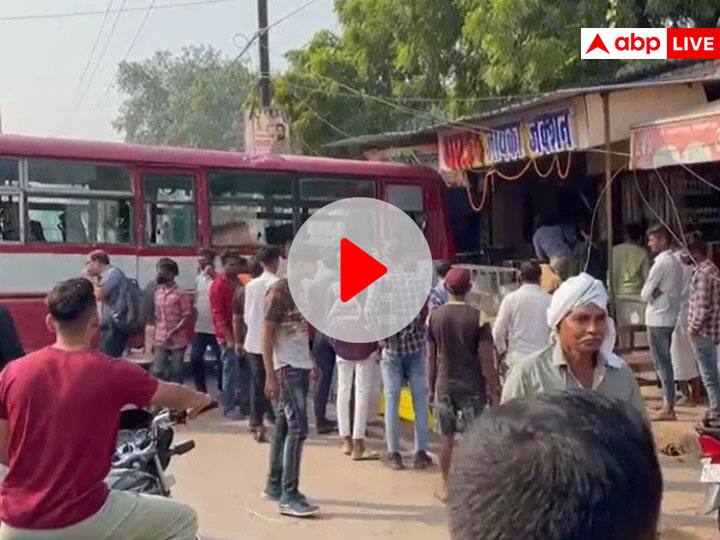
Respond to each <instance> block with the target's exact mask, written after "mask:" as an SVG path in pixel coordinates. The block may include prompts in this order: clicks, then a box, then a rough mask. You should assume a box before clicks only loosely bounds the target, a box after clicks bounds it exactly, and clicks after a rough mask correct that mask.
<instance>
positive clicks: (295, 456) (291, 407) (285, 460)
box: [267, 367, 310, 502]
mask: <svg viewBox="0 0 720 540" xmlns="http://www.w3.org/2000/svg"><path fill="white" fill-rule="evenodd" d="M276 373H277V378H278V385H279V387H280V392H279V395H278V402H277V410H276V413H275V430H274V431H273V436H272V440H271V441H270V473H269V474H268V479H267V492H268V493H272V492H277V491H281V492H282V496H281V499H280V500H281V502H289V501H291V500H292V499H293V498H294V497H297V494H298V489H299V486H300V461H301V459H302V449H303V444H304V443H305V439H307V435H308V416H307V396H308V390H309V388H310V371H309V370H307V369H297V368H293V367H284V368H282V369H279V370H278V371H276Z"/></svg>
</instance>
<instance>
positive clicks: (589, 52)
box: [580, 28, 667, 60]
mask: <svg viewBox="0 0 720 540" xmlns="http://www.w3.org/2000/svg"><path fill="white" fill-rule="evenodd" d="M580 53H581V58H582V59H583V60H643V59H648V60H664V59H666V58H667V28H582V29H581V30H580Z"/></svg>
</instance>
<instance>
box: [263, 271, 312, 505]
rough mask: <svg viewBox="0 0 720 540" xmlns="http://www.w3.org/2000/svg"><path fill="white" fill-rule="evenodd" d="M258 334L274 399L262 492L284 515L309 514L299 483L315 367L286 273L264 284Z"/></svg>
mask: <svg viewBox="0 0 720 540" xmlns="http://www.w3.org/2000/svg"><path fill="white" fill-rule="evenodd" d="M262 336H263V338H262V339H263V342H262V343H263V362H264V364H265V371H266V372H267V378H266V381H265V393H266V395H267V397H268V398H269V399H270V400H272V401H277V413H276V420H275V431H274V432H273V437H272V441H271V445H270V473H269V474H268V480H267V487H266V488H265V492H264V493H263V496H264V498H266V499H269V500H274V501H278V502H279V503H280V513H281V514H283V515H287V516H294V517H311V516H314V515H316V514H317V513H318V511H319V508H318V507H317V506H315V505H312V504H310V503H308V501H307V499H306V498H305V496H304V495H303V494H302V493H300V490H299V489H298V488H299V483H300V459H301V456H302V448H303V444H304V442H305V439H306V438H307V434H308V416H307V396H308V389H309V386H310V377H311V376H313V378H315V377H316V375H317V367H316V366H315V364H314V361H313V360H312V359H311V357H310V348H309V341H308V331H307V324H306V322H305V319H304V318H303V316H302V315H301V314H300V311H299V310H298V308H297V306H296V305H295V302H294V300H293V298H292V296H291V295H290V287H289V286H288V281H287V279H281V280H279V281H276V282H275V283H273V284H272V285H270V288H269V289H268V293H267V302H266V310H265V322H264V324H263V333H262Z"/></svg>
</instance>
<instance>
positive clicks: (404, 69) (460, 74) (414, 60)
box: [277, 0, 720, 149]
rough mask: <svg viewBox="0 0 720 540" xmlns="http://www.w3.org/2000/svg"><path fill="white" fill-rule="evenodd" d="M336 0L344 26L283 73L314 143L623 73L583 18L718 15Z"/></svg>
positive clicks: (564, 3)
mask: <svg viewBox="0 0 720 540" xmlns="http://www.w3.org/2000/svg"><path fill="white" fill-rule="evenodd" d="M335 8H336V12H337V15H338V18H339V21H340V26H341V32H340V34H339V35H333V34H331V33H329V32H327V31H323V32H320V33H318V34H317V35H316V36H315V37H314V38H313V39H312V40H311V41H310V43H309V44H308V45H307V46H306V47H304V48H303V49H300V50H298V51H293V52H292V53H290V55H289V56H288V59H289V64H290V67H289V69H288V70H287V72H286V73H285V74H284V75H282V76H281V77H279V79H278V81H277V87H278V94H277V100H278V101H279V103H280V104H282V105H284V106H286V107H287V108H288V109H289V110H290V112H291V116H292V118H293V119H294V122H295V123H294V132H295V133H296V134H297V135H299V136H300V137H301V138H302V139H303V140H304V141H305V144H306V146H312V147H313V148H316V149H317V148H320V147H322V145H323V144H324V143H325V142H327V141H330V140H334V139H338V138H342V137H344V136H348V135H357V134H362V133H372V132H378V131H390V130H397V129H406V128H408V127H413V126H418V125H423V124H432V123H437V122H438V121H439V120H441V119H444V118H447V117H457V116H458V115H462V114H468V113H471V112H479V111H481V110H483V109H485V108H488V107H494V106H497V105H499V104H503V103H506V101H503V100H502V99H500V97H501V96H505V95H508V94H517V95H525V94H527V93H534V92H542V91H547V90H552V89H555V88H558V87H561V86H568V85H581V84H587V83H592V82H597V81H599V80H607V79H609V78H611V77H613V75H614V74H615V73H616V72H618V70H620V69H622V68H623V66H624V64H622V63H620V62H608V61H604V62H588V61H585V62H583V61H581V59H580V49H579V41H580V39H579V38H580V28H582V27H605V26H617V27H649V26H715V25H716V23H717V21H718V17H720V2H717V1H716V0H694V1H693V2H686V1H683V0H601V1H598V0H336V4H335ZM348 87H351V88H353V89H355V90H356V91H357V92H356V93H355V95H354V96H353V97H351V96H350V95H349V94H352V92H351V91H349V90H348ZM358 94H360V95H358ZM362 94H367V95H368V96H375V97H378V96H379V97H382V98H383V99H385V101H387V102H386V103H385V104H382V103H380V101H379V100H373V99H372V98H370V97H363V96H362ZM330 125H332V126H333V127H330ZM334 128H339V129H334Z"/></svg>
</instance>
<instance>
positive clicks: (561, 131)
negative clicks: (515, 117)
mask: <svg viewBox="0 0 720 540" xmlns="http://www.w3.org/2000/svg"><path fill="white" fill-rule="evenodd" d="M570 122H571V118H570V110H569V109H565V110H563V111H558V112H552V113H548V114H542V115H539V116H536V117H535V118H534V119H533V120H532V121H531V122H529V123H528V124H527V129H528V140H529V148H530V153H531V154H532V155H533V156H544V155H547V154H557V153H558V152H568V151H570V150H574V149H575V141H574V140H573V134H572V129H571V128H570Z"/></svg>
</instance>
